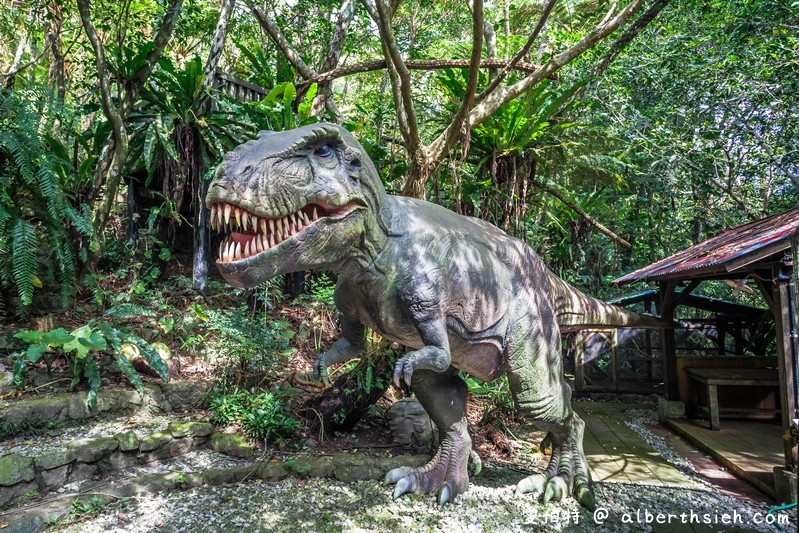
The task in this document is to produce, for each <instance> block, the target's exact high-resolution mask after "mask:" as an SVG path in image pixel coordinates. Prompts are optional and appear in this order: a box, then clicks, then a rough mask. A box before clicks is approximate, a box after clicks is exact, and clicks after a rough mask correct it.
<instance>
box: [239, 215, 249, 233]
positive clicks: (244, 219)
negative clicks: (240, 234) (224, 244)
mask: <svg viewBox="0 0 799 533" xmlns="http://www.w3.org/2000/svg"><path fill="white" fill-rule="evenodd" d="M241 222H242V224H243V225H244V231H247V228H249V227H250V215H249V214H247V211H244V212H243V213H242V214H241Z"/></svg>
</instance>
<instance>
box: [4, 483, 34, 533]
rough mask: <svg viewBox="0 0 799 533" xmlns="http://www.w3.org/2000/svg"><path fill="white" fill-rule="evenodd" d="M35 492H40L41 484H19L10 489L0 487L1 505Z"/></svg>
mask: <svg viewBox="0 0 799 533" xmlns="http://www.w3.org/2000/svg"><path fill="white" fill-rule="evenodd" d="M34 490H36V491H38V490H39V484H38V483H36V482H35V481H25V482H22V483H17V484H16V485H11V486H10V487H0V505H5V504H7V503H8V502H10V501H13V500H16V499H17V498H19V497H20V496H25V495H26V494H29V493H30V492H31V491H34ZM4 533H5V531H4Z"/></svg>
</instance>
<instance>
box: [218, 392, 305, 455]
mask: <svg viewBox="0 0 799 533" xmlns="http://www.w3.org/2000/svg"><path fill="white" fill-rule="evenodd" d="M281 400H282V398H281V396H280V395H278V394H277V393H274V392H268V391H260V392H250V391H247V390H237V391H235V392H233V393H232V394H225V395H222V396H217V397H216V398H214V399H213V400H211V421H212V422H213V423H215V424H219V425H225V426H227V425H231V424H238V425H240V426H241V427H242V428H244V431H245V433H246V434H247V436H248V437H251V438H256V439H266V440H275V441H278V442H280V441H282V440H284V439H289V438H292V437H294V436H296V434H297V430H298V428H299V423H298V422H297V421H296V420H295V419H293V418H292V417H290V416H289V415H288V414H287V413H286V411H285V409H284V406H283V404H282V401H281Z"/></svg>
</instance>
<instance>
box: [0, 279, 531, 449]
mask: <svg viewBox="0 0 799 533" xmlns="http://www.w3.org/2000/svg"><path fill="white" fill-rule="evenodd" d="M309 285H310V291H309V294H306V295H303V296H301V297H299V298H296V299H294V300H288V299H286V298H285V297H283V295H282V290H281V287H280V286H279V284H278V283H276V282H270V283H267V284H264V285H262V286H260V287H258V288H256V289H251V290H242V289H234V288H231V287H229V286H227V285H224V284H222V283H220V282H216V281H212V282H210V283H209V286H208V290H207V291H206V292H205V293H204V294H202V295H200V294H198V293H196V292H195V291H193V290H192V289H191V287H190V280H189V279H188V278H187V277H183V276H180V275H177V276H173V277H171V278H168V279H167V280H165V281H161V282H159V284H157V285H156V284H153V285H150V286H149V287H148V288H147V289H146V290H142V289H141V285H140V284H137V283H131V282H126V281H125V280H124V279H123V278H121V277H116V276H113V275H111V276H108V277H106V278H104V285H103V286H102V290H103V292H104V294H105V298H104V299H103V305H98V304H97V301H96V300H93V299H90V298H87V299H85V300H83V301H78V302H77V303H76V305H74V306H73V307H72V308H71V309H69V310H67V311H65V312H62V313H59V314H58V315H52V314H51V315H44V316H40V317H32V318H29V319H28V320H27V321H18V322H7V323H6V324H5V325H2V326H0V340H1V341H2V342H3V343H4V344H6V345H7V346H9V347H10V348H11V349H9V350H8V351H7V352H6V355H5V357H4V359H3V360H0V364H2V365H3V366H4V367H5V368H0V370H5V369H13V370H14V372H13V377H14V378H15V381H16V382H15V383H14V386H13V387H11V389H10V390H9V391H8V392H5V394H4V395H3V397H4V398H5V399H6V400H10V401H14V400H15V399H20V398H31V397H35V396H37V395H47V394H52V393H57V392H64V391H81V390H89V391H96V390H97V389H98V388H99V387H100V386H102V387H108V388H114V387H130V386H131V385H132V386H134V387H137V388H138V387H140V386H141V384H142V383H146V382H147V381H157V380H159V379H160V378H159V374H160V375H162V376H164V375H165V374H167V373H168V378H169V379H171V380H198V379H202V380H213V381H214V383H215V386H214V389H213V391H212V393H211V394H210V395H209V397H208V399H207V401H208V407H210V415H211V419H212V421H213V422H215V423H216V424H217V425H218V427H219V428H220V429H223V430H226V431H234V432H238V433H241V434H242V435H244V436H246V437H248V438H250V439H252V443H253V444H255V445H257V446H266V447H269V448H273V447H276V448H278V449H280V450H291V449H300V448H306V447H308V446H310V447H313V448H317V447H318V448H321V449H324V450H331V449H333V450H347V449H356V448H357V449H359V450H362V451H366V450H369V449H370V448H374V449H376V450H379V451H380V452H385V450H386V449H391V448H397V451H398V452H399V451H406V450H403V449H402V447H400V446H396V445H395V444H393V442H392V439H391V435H390V432H389V430H388V424H387V416H386V413H387V410H388V408H389V407H390V406H391V404H392V403H393V402H394V401H396V400H397V399H399V398H401V397H402V392H401V391H399V390H397V389H396V388H394V387H393V386H392V387H390V388H389V390H388V391H387V392H386V394H385V395H384V396H383V398H381V400H380V401H379V402H378V403H377V405H376V406H374V407H373V409H372V410H371V411H370V414H369V415H367V417H366V418H365V419H364V420H363V421H362V422H361V423H359V424H358V425H357V426H356V428H355V430H354V434H353V435H344V434H337V435H333V436H332V437H331V436H325V435H309V434H308V431H307V423H308V415H309V413H308V410H307V409H304V408H303V406H304V405H305V404H306V402H307V401H308V400H309V399H311V398H313V397H315V396H318V395H319V394H320V393H321V391H322V386H321V384H320V383H317V382H315V381H313V379H312V376H311V374H312V369H313V362H314V360H315V359H316V357H317V355H318V354H320V353H322V352H324V351H325V350H326V349H328V348H329V347H330V345H331V344H332V343H333V342H334V341H335V339H336V338H337V335H338V331H337V326H336V314H335V310H334V308H333V303H332V288H333V283H332V281H331V280H330V279H329V278H327V277H324V276H319V277H315V278H312V279H311V283H310V284H309ZM20 332H23V333H22V334H21V335H20ZM153 347H155V348H157V349H153ZM353 365H354V362H353V363H351V364H349V365H342V366H340V367H339V368H334V369H331V371H332V376H331V379H334V378H335V377H336V376H337V375H339V374H341V373H344V372H346V371H348V369H349V368H351V367H352V366H353ZM134 366H135V368H134ZM7 374H10V372H7ZM464 378H465V379H466V380H467V384H468V385H469V390H470V396H471V398H470V408H469V422H470V426H471V429H472V433H473V436H474V442H475V447H476V449H477V450H478V451H479V452H480V454H481V455H483V456H484V458H491V457H497V458H500V459H507V458H511V457H513V456H515V455H516V454H518V453H519V452H522V453H523V452H525V451H526V450H527V449H532V446H527V445H525V444H522V445H520V444H519V443H518V442H516V441H512V440H511V439H510V438H509V435H512V434H513V428H514V427H516V426H517V425H518V421H517V420H515V419H514V417H513V413H512V409H511V408H510V395H509V393H508V390H507V382H505V381H504V380H499V381H497V382H495V383H492V384H485V383H482V382H479V381H477V380H474V379H473V378H471V377H469V376H464ZM0 399H1V398H0ZM201 414H202V413H201ZM13 429H14V430H15V432H18V433H25V434H31V435H33V434H35V433H36V429H37V428H33V427H31V428H13ZM16 430H18V431H16Z"/></svg>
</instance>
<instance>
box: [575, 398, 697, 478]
mask: <svg viewBox="0 0 799 533" xmlns="http://www.w3.org/2000/svg"><path fill="white" fill-rule="evenodd" d="M640 407H641V406H640V405H633V404H620V403H609V402H595V403H589V402H575V404H574V408H575V410H576V411H577V413H578V414H579V415H580V417H581V418H582V419H583V420H584V421H585V425H586V430H585V436H584V438H583V448H584V450H585V455H586V458H587V459H588V463H589V466H590V468H591V477H592V478H593V479H594V481H604V482H609V483H646V484H651V485H668V486H678V487H691V488H696V487H697V484H696V483H694V482H693V481H691V480H690V479H689V478H687V477H686V476H684V475H683V474H682V473H681V472H680V471H679V470H677V469H676V468H675V467H673V466H672V465H670V464H669V463H668V462H667V461H666V460H665V459H663V458H662V457H661V456H660V454H659V453H658V452H656V451H655V450H653V449H652V448H651V447H650V446H649V445H648V444H647V443H646V442H644V440H643V439H641V437H639V436H638V434H636V433H635V432H634V431H633V430H632V429H630V428H629V427H628V426H627V425H626V424H625V423H624V419H625V415H624V413H625V412H626V411H628V410H630V409H639V408H640Z"/></svg>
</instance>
